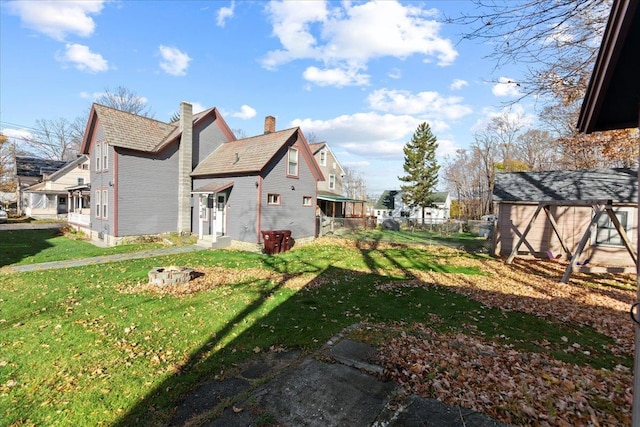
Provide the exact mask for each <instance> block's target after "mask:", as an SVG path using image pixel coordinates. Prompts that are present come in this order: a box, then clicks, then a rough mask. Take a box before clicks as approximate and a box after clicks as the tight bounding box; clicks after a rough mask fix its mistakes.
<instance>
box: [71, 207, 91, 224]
mask: <svg viewBox="0 0 640 427" xmlns="http://www.w3.org/2000/svg"><path fill="white" fill-rule="evenodd" d="M87 211H88V209H84V212H83V213H78V212H69V215H68V217H67V221H69V223H70V224H75V225H81V226H85V227H88V226H89V225H90V224H91V213H90V212H87Z"/></svg>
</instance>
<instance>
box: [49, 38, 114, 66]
mask: <svg viewBox="0 0 640 427" xmlns="http://www.w3.org/2000/svg"><path fill="white" fill-rule="evenodd" d="M56 59H57V60H58V61H60V62H70V63H72V64H73V66H74V67H75V68H77V69H78V70H80V71H88V72H90V73H98V72H100V71H107V70H108V69H109V64H108V63H107V60H106V59H104V58H103V57H102V55H100V54H99V53H94V52H91V50H89V47H88V46H85V45H82V44H77V43H67V44H66V45H65V51H64V53H57V54H56Z"/></svg>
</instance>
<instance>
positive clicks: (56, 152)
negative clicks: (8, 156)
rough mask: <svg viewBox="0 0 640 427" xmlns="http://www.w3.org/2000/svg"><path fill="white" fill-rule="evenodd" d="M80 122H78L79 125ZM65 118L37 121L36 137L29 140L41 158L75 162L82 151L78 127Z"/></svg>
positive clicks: (29, 143) (29, 144)
mask: <svg viewBox="0 0 640 427" xmlns="http://www.w3.org/2000/svg"><path fill="white" fill-rule="evenodd" d="M77 122H78V120H76V122H74V123H77ZM74 123H72V122H70V121H69V120H67V119H65V118H59V119H55V120H46V119H38V120H36V129H37V131H36V136H34V137H32V138H30V139H29V140H27V145H28V146H29V147H31V148H32V149H33V150H34V151H35V152H36V153H37V154H38V155H39V156H42V157H45V158H47V159H51V160H73V159H74V158H75V157H76V156H77V154H78V151H79V149H80V143H81V142H82V139H81V138H80V137H79V136H80V135H79V134H78V131H77V127H74V126H77V125H74Z"/></svg>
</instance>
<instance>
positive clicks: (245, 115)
mask: <svg viewBox="0 0 640 427" xmlns="http://www.w3.org/2000/svg"><path fill="white" fill-rule="evenodd" d="M255 116H256V110H255V109H253V108H251V107H249V106H248V105H243V106H242V107H240V111H237V112H235V113H231V117H237V118H239V119H243V120H247V119H251V118H253V117H255Z"/></svg>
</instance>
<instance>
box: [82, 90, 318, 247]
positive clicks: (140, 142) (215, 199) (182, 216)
mask: <svg viewBox="0 0 640 427" xmlns="http://www.w3.org/2000/svg"><path fill="white" fill-rule="evenodd" d="M265 122H266V123H267V122H268V123H269V126H270V127H269V131H270V132H271V133H272V134H273V135H271V134H265V135H261V136H259V137H253V138H246V139H243V140H236V138H235V136H234V135H233V132H232V131H231V129H229V127H228V125H227V123H226V122H225V120H224V119H223V118H222V116H221V115H220V113H219V112H218V110H217V109H216V108H211V109H208V110H205V111H203V112H200V113H197V114H193V113H192V106H191V104H188V103H186V102H183V103H182V104H181V106H180V120H179V121H177V122H174V123H165V122H161V121H158V120H154V119H150V118H147V117H142V116H138V115H135V114H130V113H126V112H123V111H119V110H116V109H113V108H109V107H105V106H102V105H97V104H94V106H93V107H92V110H91V113H90V116H89V122H88V124H87V130H86V132H85V137H84V141H83V144H82V147H81V151H82V152H83V153H85V154H87V155H89V156H90V158H91V187H92V189H91V191H92V205H93V206H92V211H91V216H92V220H91V237H92V239H99V240H102V241H104V242H105V243H106V244H108V245H115V244H118V243H120V242H121V241H123V240H126V239H128V238H131V237H132V236H140V235H155V234H162V233H169V232H178V233H192V232H193V233H198V234H199V237H200V240H201V241H202V242H203V244H207V245H209V244H210V245H212V246H213V245H216V246H219V245H223V244H224V245H226V244H229V243H230V241H231V240H237V241H241V242H246V243H251V244H258V243H260V242H261V239H262V237H261V233H260V232H261V231H263V230H269V229H274V228H277V229H289V230H291V231H292V237H293V238H295V239H300V238H307V237H313V235H314V219H313V217H311V220H310V224H309V222H308V219H307V217H306V216H305V215H304V214H301V212H304V211H305V208H306V207H307V205H309V204H310V205H311V206H312V207H311V208H310V209H308V210H309V211H311V212H312V213H313V206H315V198H316V189H315V186H316V181H317V180H319V179H322V176H321V174H320V173H319V170H318V168H317V165H316V164H315V161H314V160H313V156H312V155H311V152H310V150H309V147H308V144H307V143H306V141H305V139H304V136H303V135H302V132H301V131H300V129H299V128H294V129H291V130H288V131H281V132H273V131H274V130H275V118H273V117H267V120H265ZM281 172H282V173H281ZM192 173H193V175H192ZM310 182H313V184H309V183H310ZM218 237H220V239H218Z"/></svg>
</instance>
